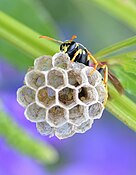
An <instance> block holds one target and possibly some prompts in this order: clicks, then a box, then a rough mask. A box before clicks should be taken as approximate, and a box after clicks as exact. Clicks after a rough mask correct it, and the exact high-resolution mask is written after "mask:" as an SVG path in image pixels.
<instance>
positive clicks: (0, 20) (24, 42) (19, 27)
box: [0, 11, 58, 57]
mask: <svg viewBox="0 0 136 175" xmlns="http://www.w3.org/2000/svg"><path fill="white" fill-rule="evenodd" d="M39 36H40V34H39V33H37V32H34V31H33V30H31V29H30V28H28V27H26V26H25V25H23V24H21V23H19V22H18V21H16V20H15V19H13V18H11V17H9V16H8V15H6V14H5V13H3V12H1V11H0V38H3V39H6V40H7V41H8V42H10V43H12V44H13V45H15V46H16V47H18V48H20V49H21V50H22V51H24V52H25V53H27V54H29V55H30V56H31V57H38V56H40V55H45V54H52V53H55V52H56V51H58V45H56V44H55V43H53V42H51V41H48V40H43V39H39Z"/></svg>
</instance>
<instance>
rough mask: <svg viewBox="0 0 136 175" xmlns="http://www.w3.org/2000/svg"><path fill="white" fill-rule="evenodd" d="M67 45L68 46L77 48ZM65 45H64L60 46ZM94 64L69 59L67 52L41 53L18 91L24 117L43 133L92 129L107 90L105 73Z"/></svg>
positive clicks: (62, 135) (63, 135) (65, 133)
mask: <svg viewBox="0 0 136 175" xmlns="http://www.w3.org/2000/svg"><path fill="white" fill-rule="evenodd" d="M72 44H73V45H68V43H67V45H66V43H65V47H67V48H68V47H71V49H72V47H74V43H72ZM61 47H63V45H62V46H61ZM91 70H93V68H92V67H88V66H85V65H83V64H82V63H77V62H74V63H72V62H71V61H70V58H69V56H68V54H65V53H64V52H60V53H56V54H55V55H54V56H53V57H50V56H41V57H39V58H37V59H36V60H35V63H34V69H33V70H31V71H29V72H28V73H27V74H26V76H25V83H26V85H24V86H22V87H21V88H19V89H18V91H17V100H18V102H19V103H20V105H22V106H23V107H25V108H26V110H25V116H26V118H27V119H28V120H30V121H31V122H35V123H36V127H37V130H38V131H39V132H40V133H41V134H42V135H49V136H53V135H55V136H56V137H58V138H59V139H64V138H67V137H70V136H72V135H74V134H75V133H84V132H86V131H87V130H89V129H90V128H91V126H92V124H93V121H94V120H95V119H99V118H100V117H101V116H102V113H103V110H104V101H105V100H106V98H107V92H106V89H105V87H104V84H103V82H102V76H101V74H100V73H99V72H98V71H95V72H94V74H93V75H91V76H90V74H89V73H90V72H91Z"/></svg>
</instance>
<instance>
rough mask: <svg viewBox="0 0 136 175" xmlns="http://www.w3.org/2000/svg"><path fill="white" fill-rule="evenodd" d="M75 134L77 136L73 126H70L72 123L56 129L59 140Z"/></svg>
mask: <svg viewBox="0 0 136 175" xmlns="http://www.w3.org/2000/svg"><path fill="white" fill-rule="evenodd" d="M74 134H75V131H74V129H73V125H72V124H70V123H65V124H64V125H63V126H61V127H59V128H57V129H55V135H56V136H57V137H58V138H59V139H64V138H68V137H71V136H72V135H74Z"/></svg>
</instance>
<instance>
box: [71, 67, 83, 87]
mask: <svg viewBox="0 0 136 175" xmlns="http://www.w3.org/2000/svg"><path fill="white" fill-rule="evenodd" d="M80 74H81V73H77V72H75V71H74V70H70V71H68V82H69V84H70V85H73V86H74V87H77V86H79V85H81V84H82V77H81V75H80Z"/></svg>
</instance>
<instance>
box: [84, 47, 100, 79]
mask: <svg viewBox="0 0 136 175" xmlns="http://www.w3.org/2000/svg"><path fill="white" fill-rule="evenodd" d="M87 53H88V60H92V61H93V62H94V69H93V70H92V71H91V72H90V76H91V75H92V74H93V73H94V72H95V70H96V69H97V66H98V65H99V63H98V61H97V60H96V58H94V57H93V55H92V54H91V53H90V52H89V51H88V50H87Z"/></svg>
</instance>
